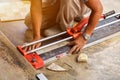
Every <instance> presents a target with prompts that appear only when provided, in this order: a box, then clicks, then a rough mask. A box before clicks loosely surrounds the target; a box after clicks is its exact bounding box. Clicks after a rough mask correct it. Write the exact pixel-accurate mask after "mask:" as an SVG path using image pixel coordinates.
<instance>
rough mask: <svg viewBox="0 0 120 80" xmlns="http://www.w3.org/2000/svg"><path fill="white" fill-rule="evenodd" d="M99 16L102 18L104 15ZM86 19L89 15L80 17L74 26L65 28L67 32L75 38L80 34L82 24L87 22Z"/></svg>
mask: <svg viewBox="0 0 120 80" xmlns="http://www.w3.org/2000/svg"><path fill="white" fill-rule="evenodd" d="M101 18H102V19H104V15H102V16H101ZM101 18H100V19H101ZM88 20H89V17H86V18H84V19H82V20H81V21H80V22H79V23H78V24H77V25H76V26H75V27H73V28H67V33H68V34H69V35H70V36H73V38H74V39H76V38H77V37H78V36H79V35H80V34H82V32H81V30H82V28H83V27H84V25H85V24H87V23H88Z"/></svg>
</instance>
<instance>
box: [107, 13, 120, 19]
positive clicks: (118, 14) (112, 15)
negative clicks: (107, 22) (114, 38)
mask: <svg viewBox="0 0 120 80" xmlns="http://www.w3.org/2000/svg"><path fill="white" fill-rule="evenodd" d="M119 14H120V12H119V13H116V14H113V15H110V16H107V17H106V19H107V18H111V17H114V16H117V15H119Z"/></svg>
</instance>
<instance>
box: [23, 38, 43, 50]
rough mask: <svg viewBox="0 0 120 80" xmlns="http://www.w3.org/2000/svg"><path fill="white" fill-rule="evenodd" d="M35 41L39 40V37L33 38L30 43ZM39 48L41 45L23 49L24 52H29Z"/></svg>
mask: <svg viewBox="0 0 120 80" xmlns="http://www.w3.org/2000/svg"><path fill="white" fill-rule="evenodd" d="M37 40H40V37H36V38H34V39H33V40H32V42H34V41H37ZM40 46H41V43H36V44H33V45H31V46H28V47H25V48H24V50H25V51H30V50H33V49H36V48H38V47H40Z"/></svg>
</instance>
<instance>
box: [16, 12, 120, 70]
mask: <svg viewBox="0 0 120 80" xmlns="http://www.w3.org/2000/svg"><path fill="white" fill-rule="evenodd" d="M111 17H115V18H116V19H115V20H113V21H112V22H109V23H104V25H99V24H98V26H99V27H96V29H95V30H97V29H99V28H101V27H104V26H108V25H111V24H114V23H117V22H120V13H117V14H115V11H114V10H113V11H110V12H108V13H106V14H103V15H102V16H101V19H102V20H100V21H103V22H104V20H107V19H110V18H111ZM88 20H89V17H87V18H84V19H83V20H81V21H80V22H79V23H78V24H77V25H76V26H75V27H73V28H68V29H66V31H64V32H61V33H59V34H56V35H53V36H50V37H47V38H43V39H41V40H38V41H35V42H31V43H28V44H25V45H22V46H17V48H18V50H19V51H20V52H21V53H22V54H23V56H24V57H25V58H26V59H27V60H28V61H29V62H30V63H31V65H32V66H33V67H34V68H36V69H39V68H42V67H44V65H45V63H44V60H45V59H43V58H41V56H42V55H44V54H45V53H42V54H37V53H36V51H38V50H40V49H43V48H46V47H49V46H52V45H55V44H57V43H60V42H63V41H66V40H70V39H76V38H77V37H78V36H79V35H81V34H82V32H81V30H82V29H83V27H84V26H85V25H87V23H88ZM65 34H68V35H69V36H68V37H67V38H64V39H61V40H58V41H56V42H53V43H50V44H47V45H44V46H41V47H39V48H36V49H33V50H30V51H27V52H26V51H25V50H24V49H23V48H24V47H28V46H31V45H34V44H36V43H41V42H43V41H46V40H49V39H52V38H55V37H58V36H60V35H65Z"/></svg>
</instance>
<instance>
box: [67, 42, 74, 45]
mask: <svg viewBox="0 0 120 80" xmlns="http://www.w3.org/2000/svg"><path fill="white" fill-rule="evenodd" d="M67 45H68V46H72V45H75V42H74V41H72V42H69V43H68V44H67Z"/></svg>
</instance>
